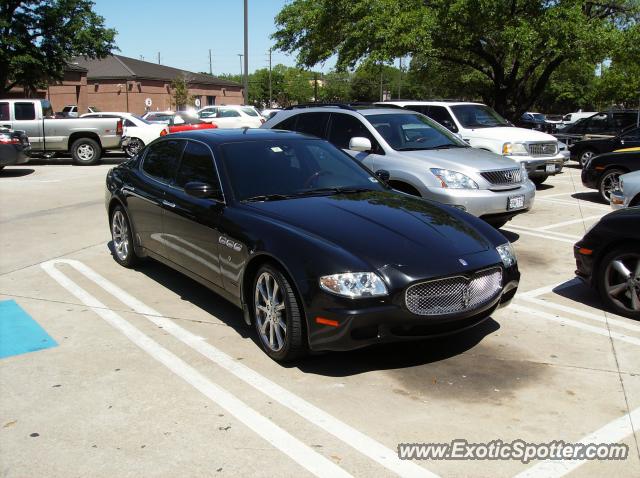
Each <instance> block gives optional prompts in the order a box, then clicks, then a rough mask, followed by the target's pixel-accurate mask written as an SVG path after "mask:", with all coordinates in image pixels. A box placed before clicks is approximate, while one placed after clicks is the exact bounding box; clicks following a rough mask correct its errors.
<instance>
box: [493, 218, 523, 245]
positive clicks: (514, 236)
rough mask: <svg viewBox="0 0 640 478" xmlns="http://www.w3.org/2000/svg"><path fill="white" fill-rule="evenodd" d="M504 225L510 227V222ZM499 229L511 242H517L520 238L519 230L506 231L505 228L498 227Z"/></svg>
mask: <svg viewBox="0 0 640 478" xmlns="http://www.w3.org/2000/svg"><path fill="white" fill-rule="evenodd" d="M504 227H509V223H507V224H506V225H505V226H504ZM498 231H500V232H501V233H502V235H503V236H504V237H506V238H507V239H508V240H509V242H516V241H517V240H518V239H520V234H518V233H517V232H513V231H505V230H504V229H498Z"/></svg>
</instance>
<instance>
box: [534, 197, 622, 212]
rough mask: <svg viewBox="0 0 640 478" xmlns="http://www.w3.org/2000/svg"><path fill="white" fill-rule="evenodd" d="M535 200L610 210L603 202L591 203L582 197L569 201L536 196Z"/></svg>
mask: <svg viewBox="0 0 640 478" xmlns="http://www.w3.org/2000/svg"><path fill="white" fill-rule="evenodd" d="M536 200H537V201H544V202H550V203H553V204H561V205H563V206H575V207H578V206H580V207H583V208H585V207H586V208H590V209H598V210H600V211H611V208H610V207H609V206H605V205H604V204H594V203H591V202H589V201H585V200H582V199H576V200H574V201H569V200H564V199H546V198H543V197H537V198H536Z"/></svg>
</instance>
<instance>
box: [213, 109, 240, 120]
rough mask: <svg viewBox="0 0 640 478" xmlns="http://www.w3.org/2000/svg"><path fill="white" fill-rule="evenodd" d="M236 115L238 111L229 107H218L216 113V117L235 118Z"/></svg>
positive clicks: (238, 114)
mask: <svg viewBox="0 0 640 478" xmlns="http://www.w3.org/2000/svg"><path fill="white" fill-rule="evenodd" d="M238 116H240V113H238V112H237V111H236V110H231V109H220V112H219V113H218V118H237V117H238Z"/></svg>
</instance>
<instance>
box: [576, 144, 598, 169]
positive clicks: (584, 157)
mask: <svg viewBox="0 0 640 478" xmlns="http://www.w3.org/2000/svg"><path fill="white" fill-rule="evenodd" d="M595 155H596V152H595V151H594V150H592V149H585V150H583V151H581V152H580V156H578V162H579V163H580V167H582V168H584V167H585V166H586V165H587V163H588V162H589V160H590V159H591V158H593V157H594V156H595Z"/></svg>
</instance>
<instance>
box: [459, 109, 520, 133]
mask: <svg viewBox="0 0 640 478" xmlns="http://www.w3.org/2000/svg"><path fill="white" fill-rule="evenodd" d="M451 111H453V114H454V115H455V116H456V118H457V119H458V121H459V122H460V124H461V125H462V126H464V127H465V128H495V127H496V126H511V123H509V122H508V121H507V120H506V119H504V118H503V117H502V116H500V115H499V114H498V113H496V112H495V111H494V110H493V109H492V108H489V107H488V106H487V105H455V106H451Z"/></svg>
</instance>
